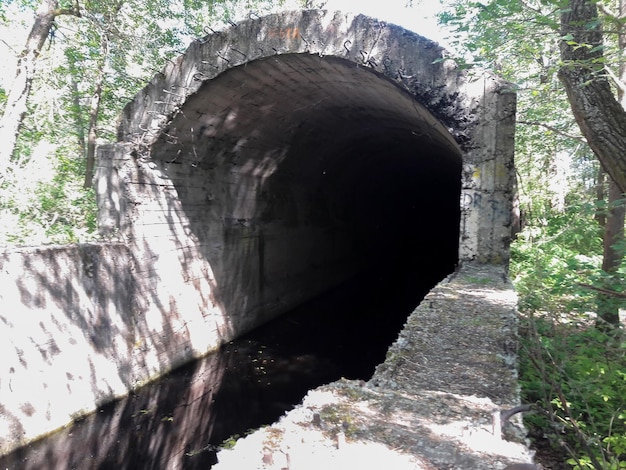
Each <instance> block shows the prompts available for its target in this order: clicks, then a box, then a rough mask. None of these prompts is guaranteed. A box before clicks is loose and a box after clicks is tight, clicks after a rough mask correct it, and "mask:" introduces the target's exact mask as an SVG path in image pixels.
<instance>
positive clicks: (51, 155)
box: [0, 0, 303, 246]
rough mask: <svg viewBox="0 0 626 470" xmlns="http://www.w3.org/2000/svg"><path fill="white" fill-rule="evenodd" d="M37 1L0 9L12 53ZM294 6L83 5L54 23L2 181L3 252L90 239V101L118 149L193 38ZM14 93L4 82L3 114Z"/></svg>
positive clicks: (179, 0) (268, 1)
mask: <svg viewBox="0 0 626 470" xmlns="http://www.w3.org/2000/svg"><path fill="white" fill-rule="evenodd" d="M39 3H40V2H38V1H36V0H9V1H0V26H1V27H2V28H7V29H8V28H10V29H12V30H13V32H12V34H11V35H7V34H3V35H2V37H3V38H8V37H9V36H11V37H14V40H15V43H14V44H8V46H9V49H8V50H9V51H12V53H16V52H15V51H19V50H21V48H22V47H23V44H24V40H25V37H26V33H27V31H28V28H29V27H30V24H29V23H28V21H29V20H28V19H25V18H30V17H32V12H33V11H34V10H35V9H36V8H37V7H38V5H39ZM288 3H289V4H290V5H291V7H292V8H294V7H296V6H300V5H301V4H302V3H303V2H302V1H300V0H216V1H210V2H207V1H198V0H175V1H169V0H148V1H139V0H86V1H81V2H79V5H80V9H81V10H80V13H81V15H80V17H76V16H62V17H58V18H57V19H56V22H55V27H54V28H53V32H52V33H51V35H50V37H49V39H48V43H47V45H46V46H45V47H44V49H43V50H42V51H41V54H40V56H39V60H38V67H37V69H38V74H37V76H36V78H35V82H34V84H33V90H32V92H31V96H30V100H29V103H28V106H29V109H28V114H27V117H26V120H25V122H24V125H23V127H22V131H21V134H20V136H19V139H18V144H17V145H18V147H17V149H16V152H15V154H14V158H13V161H12V162H11V163H12V164H11V167H10V171H9V172H8V174H7V175H2V176H0V221H2V224H0V225H1V229H0V246H1V245H20V244H41V243H66V242H76V241H84V240H92V239H94V238H95V237H96V234H95V229H96V227H95V211H96V205H95V196H94V192H93V189H91V188H86V189H81V188H80V187H79V185H78V182H79V181H80V180H81V178H84V175H81V172H82V173H84V172H85V169H86V165H85V158H86V155H87V154H88V134H89V130H90V122H93V120H92V119H91V117H92V116H91V113H92V111H93V101H92V100H93V98H94V96H96V95H97V94H99V97H100V103H99V107H98V109H97V116H96V120H95V122H96V125H95V128H94V130H95V132H96V134H97V139H98V143H102V142H111V141H114V140H115V126H116V121H117V116H118V115H119V114H120V111H121V109H122V108H123V106H124V105H125V104H126V103H127V102H128V101H129V100H130V99H131V98H132V97H133V96H134V95H135V94H136V93H137V92H138V91H139V90H140V89H141V87H142V86H144V84H145V83H146V82H147V81H148V80H149V79H150V78H151V77H152V76H154V75H155V74H156V73H158V72H159V71H160V70H161V69H162V68H163V66H164V65H165V63H166V61H167V60H168V59H170V58H172V57H174V56H176V55H178V54H180V53H181V52H182V51H183V50H184V49H185V47H186V45H187V44H188V43H189V42H190V41H191V40H193V39H194V38H196V37H202V36H204V35H206V34H207V32H208V31H209V28H211V29H219V28H221V27H223V26H225V25H228V24H229V23H230V22H232V21H236V20H240V19H243V18H244V17H246V15H247V14H248V12H250V11H255V12H256V13H258V14H263V13H267V12H269V11H270V10H273V9H277V8H281V7H282V6H285V5H286V4H288ZM75 4H76V2H74V1H73V0H64V1H61V2H59V6H60V7H68V8H69V7H73V6H74V5H75ZM5 45H6V41H5ZM1 79H2V77H0V80H1ZM5 80H8V78H7V77H5ZM98 83H101V88H99V87H98ZM10 86H11V83H9V82H7V83H0V111H2V108H3V106H4V103H5V101H6V93H7V90H8V89H9V87H10Z"/></svg>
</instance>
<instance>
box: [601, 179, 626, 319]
mask: <svg viewBox="0 0 626 470" xmlns="http://www.w3.org/2000/svg"><path fill="white" fill-rule="evenodd" d="M625 216H626V205H624V199H623V198H622V190H621V189H620V188H619V187H618V186H617V184H615V182H614V181H609V201H608V211H607V217H606V225H605V226H604V252H603V256H602V270H603V271H604V272H605V274H606V281H605V283H604V285H603V286H602V287H603V288H605V289H607V290H615V286H614V285H612V284H613V282H612V281H616V282H619V279H615V280H614V279H612V278H613V276H615V275H616V271H617V270H618V268H619V267H620V265H621V264H622V259H623V258H624V219H625ZM620 303H621V301H620V300H619V299H618V298H617V297H615V296H611V295H607V294H603V293H600V294H598V312H597V313H598V322H597V325H598V326H599V327H600V328H602V329H604V328H605V327H607V326H609V327H610V326H618V325H619V307H620Z"/></svg>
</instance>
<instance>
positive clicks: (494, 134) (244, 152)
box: [97, 10, 515, 342]
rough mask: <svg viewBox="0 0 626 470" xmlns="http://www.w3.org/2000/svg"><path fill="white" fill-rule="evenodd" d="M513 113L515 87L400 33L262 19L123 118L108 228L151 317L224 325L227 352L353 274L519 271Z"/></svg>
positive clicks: (217, 41)
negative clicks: (514, 257)
mask: <svg viewBox="0 0 626 470" xmlns="http://www.w3.org/2000/svg"><path fill="white" fill-rule="evenodd" d="M514 113H515V95H514V93H510V92H509V91H508V90H507V84H506V83H505V82H502V81H501V80H499V79H497V78H496V77H494V76H492V75H490V74H488V73H484V74H483V75H482V76H480V77H479V78H472V77H470V76H469V75H468V74H467V73H466V72H464V71H463V70H460V69H458V68H457V67H456V66H455V64H454V62H453V61H451V60H448V59H447V56H446V52H445V51H444V50H443V49H442V48H441V47H439V46H438V45H437V44H435V43H433V42H431V41H429V40H428V39H425V38H423V37H421V36H419V35H417V34H415V33H412V32H409V31H406V30H404V29H402V28H400V27H397V26H394V25H388V24H386V23H384V22H380V21H378V20H375V19H372V18H368V17H365V16H363V15H350V14H345V13H341V12H335V13H332V12H327V11H319V10H311V11H299V12H286V13H282V14H277V15H270V16H268V17H264V18H257V19H249V20H246V21H243V22H241V23H239V24H238V25H236V26H233V27H231V28H228V29H226V30H224V31H219V32H215V33H214V34H211V35H209V36H207V37H205V38H202V39H199V40H197V41H194V42H193V43H192V44H191V46H190V47H189V49H188V50H187V51H186V52H185V54H183V55H182V56H180V57H178V58H177V59H176V60H174V61H171V62H170V63H168V65H167V66H166V67H165V69H164V71H163V72H162V73H161V74H159V75H157V76H155V77H154V79H153V80H152V81H151V82H150V84H148V86H146V88H145V89H144V90H142V91H141V92H140V93H139V94H138V95H137V96H136V97H135V99H134V100H133V101H131V102H130V103H129V104H128V105H127V106H126V108H125V109H124V112H123V116H122V119H121V122H120V125H119V128H118V141H119V142H118V143H117V144H112V145H109V146H102V147H101V148H100V153H99V168H98V174H97V182H98V191H97V192H98V200H99V212H100V214H99V225H100V228H101V230H102V231H103V232H104V233H109V234H110V233H115V234H122V235H123V237H122V238H123V240H124V243H126V244H127V245H128V246H129V248H130V249H131V250H132V252H133V256H134V257H135V259H136V263H137V267H138V268H137V271H138V272H141V273H142V276H144V278H141V279H138V281H137V282H138V285H139V287H138V292H140V293H141V297H142V298H141V302H139V303H140V305H141V309H143V310H146V311H149V310H151V309H152V308H156V309H157V310H159V311H160V312H161V313H162V314H166V313H167V314H168V315H169V314H171V312H175V314H177V313H176V312H180V311H181V310H182V309H192V310H195V311H200V312H201V314H202V315H203V318H207V314H206V311H211V312H215V318H218V317H219V318H220V319H219V320H216V323H215V326H213V327H212V328H214V329H213V330H212V333H211V334H212V335H214V336H216V339H215V341H216V342H220V341H223V340H224V338H230V337H233V336H236V335H237V334H240V333H241V332H244V331H247V330H249V329H251V328H254V327H255V326H257V325H259V324H261V323H263V322H265V321H267V320H268V319H270V318H273V317H275V316H276V315H279V314H281V313H283V312H285V311H287V310H289V309H290V308H293V307H294V306H297V305H299V304H301V303H303V302H305V301H307V300H310V299H312V298H313V297H315V296H316V295H318V294H320V293H322V292H324V291H326V290H328V289H330V288H332V287H334V286H337V285H339V284H341V283H342V282H345V281H346V280H349V279H352V278H354V277H355V276H364V277H367V278H369V279H375V280H376V282H379V283H380V287H381V288H384V286H385V283H388V282H394V280H398V279H402V278H410V279H415V280H417V279H419V282H420V283H421V285H422V286H424V285H429V286H432V285H434V284H435V283H436V282H438V281H439V280H441V278H442V277H443V276H445V275H446V274H448V273H450V272H452V271H453V270H454V268H455V266H456V265H457V263H459V262H460V261H461V262H462V261H471V260H478V261H481V262H497V263H506V260H507V259H508V242H509V239H510V220H511V217H510V216H511V194H512V190H513V186H514V185H513V184H512V182H513V180H514V173H513V165H512V142H513V123H514ZM181 283H182V286H183V288H182V290H181ZM143 285H150V286H154V285H158V286H159V287H158V289H154V288H152V287H151V288H145V289H144V288H143V287H142V286H143ZM375 288H376V285H375ZM190 299H196V300H190ZM203 321H204V320H203ZM205 329H206V328H205ZM209 329H210V328H209ZM190 334H191V335H193V334H192V333H190Z"/></svg>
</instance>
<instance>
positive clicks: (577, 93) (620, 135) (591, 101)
mask: <svg viewBox="0 0 626 470" xmlns="http://www.w3.org/2000/svg"><path fill="white" fill-rule="evenodd" d="M561 34H562V37H563V38H564V39H563V40H562V41H561V58H562V59H563V65H562V66H561V68H560V70H559V78H560V79H561V81H562V83H563V86H564V87H565V91H566V92H567V96H568V99H569V103H570V106H571V108H572V112H573V114H574V117H575V119H576V122H577V123H578V125H579V127H580V130H581V132H582V134H583V135H584V136H585V138H586V139H587V142H588V143H589V146H590V147H591V149H592V150H593V152H594V153H595V155H596V156H597V157H598V159H599V160H600V163H601V164H602V166H603V167H604V169H605V170H606V172H607V173H608V174H609V175H610V177H611V178H612V179H613V181H615V183H616V184H617V185H618V186H619V188H620V189H621V190H622V192H626V112H624V108H622V106H621V104H620V103H619V102H618V101H617V99H616V98H615V96H614V95H613V92H612V90H611V87H610V84H609V82H608V79H607V77H606V74H605V71H604V61H603V60H602V59H603V51H602V42H603V41H602V30H601V27H600V22H599V21H598V10H597V7H596V2H595V1H593V0H570V2H569V8H564V9H563V13H562V14H561Z"/></svg>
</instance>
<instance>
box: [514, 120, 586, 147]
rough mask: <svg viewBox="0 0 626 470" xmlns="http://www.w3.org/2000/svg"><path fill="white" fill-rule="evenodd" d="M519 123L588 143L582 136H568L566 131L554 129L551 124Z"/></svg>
mask: <svg viewBox="0 0 626 470" xmlns="http://www.w3.org/2000/svg"><path fill="white" fill-rule="evenodd" d="M517 123H518V124H525V125H527V126H539V127H544V128H546V129H548V130H549V131H552V132H554V133H555V134H558V135H560V136H563V137H567V138H568V139H572V140H575V141H577V142H582V143H586V141H585V139H584V138H583V137H582V136H580V135H573V134H568V133H567V132H564V131H562V130H560V129H558V128H556V127H554V126H551V125H550V124H546V123H545V122H539V121H517Z"/></svg>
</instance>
